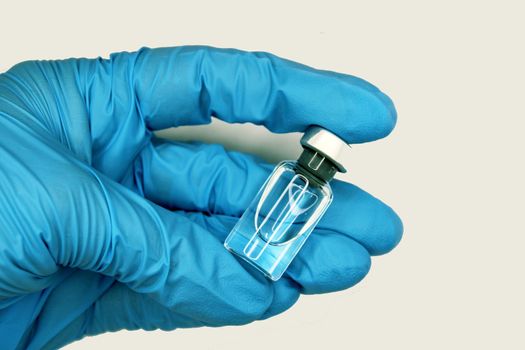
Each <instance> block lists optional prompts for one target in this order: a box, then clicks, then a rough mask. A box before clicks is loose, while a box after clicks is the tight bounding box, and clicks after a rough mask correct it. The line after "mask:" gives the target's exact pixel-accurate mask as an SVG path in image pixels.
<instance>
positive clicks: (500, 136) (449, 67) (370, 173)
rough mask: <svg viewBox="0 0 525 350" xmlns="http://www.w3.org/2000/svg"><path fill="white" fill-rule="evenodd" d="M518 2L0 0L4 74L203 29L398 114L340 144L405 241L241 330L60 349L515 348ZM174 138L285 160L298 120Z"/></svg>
mask: <svg viewBox="0 0 525 350" xmlns="http://www.w3.org/2000/svg"><path fill="white" fill-rule="evenodd" d="M519 3H520V2H519V1H515V2H511V1H493V2H489V1H440V2H426V1H383V2H377V1H368V2H365V1H355V2H350V1H341V2H337V1H328V0H324V1H316V2H310V3H308V4H306V1H297V2H292V1H260V2H258V3H255V2H254V3H250V2H248V1H235V2H232V1H208V2H203V1H198V2H197V1H195V2H190V1H180V2H178V3H177V2H176V1H171V2H168V1H166V2H160V1H154V0H148V1H145V2H143V3H140V4H131V3H130V2H124V1H122V2H116V1H115V2H109V1H89V2H83V3H77V4H75V3H74V2H65V1H63V2H61V4H60V5H55V4H56V2H53V5H52V4H51V2H39V3H36V2H35V3H34V4H28V3H25V2H16V3H15V2H11V3H6V2H2V3H1V4H0V13H1V14H2V16H1V20H0V37H1V53H0V71H4V70H6V69H7V68H9V67H10V66H12V65H13V64H15V63H17V62H19V61H22V60H27V59H41V58H49V59H51V58H65V57H71V56H74V57H81V56H87V57H95V56H98V55H102V56H107V55H108V54H109V53H110V52H114V51H121V50H135V49H138V48H139V47H141V46H151V47H156V46H175V45H183V44H208V45H214V46H220V47H236V48H240V49H245V50H264V51H270V52H273V53H275V54H278V55H281V56H284V57H286V58H290V59H294V60H297V61H301V62H303V63H305V64H308V65H312V66H314V67H318V68H323V69H330V70H336V71H340V72H345V73H351V74H354V75H357V76H361V77H363V78H365V79H368V80H370V81H371V82H373V83H375V84H376V85H378V86H379V87H380V88H381V89H383V90H384V91H385V92H387V93H388V94H389V95H390V96H391V97H392V98H393V100H394V101H395V103H396V106H397V109H398V112H399V122H398V126H397V128H396V130H395V131H394V133H393V134H392V135H391V136H390V137H389V138H387V139H385V140H382V141H379V142H375V143H372V144H364V145H359V146H356V147H355V148H354V150H353V152H352V153H351V154H349V155H348V157H347V159H346V165H347V166H348V168H350V172H349V173H348V174H347V175H345V176H344V177H343V178H344V179H345V180H348V181H352V182H354V183H356V184H357V185H359V186H361V187H363V188H365V189H366V190H368V191H370V192H371V193H372V194H374V195H376V196H378V197H380V198H382V199H383V200H384V201H386V202H387V203H389V204H390V205H391V206H392V207H394V208H395V209H396V210H397V211H398V213H399V214H400V215H401V217H402V218H403V221H404V224H405V236H404V239H403V241H402V242H401V244H400V246H399V247H398V248H397V249H396V250H395V251H393V252H392V253H391V254H389V255H385V256H382V257H377V258H374V259H373V266H372V271H371V273H370V274H369V276H368V277H367V278H366V279H365V280H364V281H363V282H362V283H360V284H359V285H357V286H356V287H354V288H352V289H350V290H348V291H345V292H340V293H336V294H329V295H321V296H309V297H302V298H301V300H300V301H299V302H298V303H297V305H296V306H295V307H293V308H292V309H291V310H290V311H289V312H287V313H285V314H283V315H281V316H278V317H275V318H273V319H270V320H267V321H264V322H256V323H253V324H251V325H248V326H244V327H226V328H219V329H194V330H178V331H174V332H169V333H166V332H161V331H158V332H118V333H115V334H106V335H102V336H98V337H94V338H88V339H85V340H83V341H81V342H77V343H75V344H73V345H70V346H69V347H68V349H71V350H73V349H77V350H79V349H90V348H93V347H101V348H104V349H106V348H123V349H141V348H150V349H173V348H175V349H243V350H246V349H249V350H257V349H268V348H272V346H274V348H275V349H285V348H286V346H292V347H293V348H299V347H302V348H304V349H316V348H318V347H323V348H327V347H328V348H330V349H384V348H390V349H401V348H403V349H420V348H425V349H443V348H456V349H458V348H470V349H472V348H476V349H480V348H487V349H494V348H502V349H523V348H525V341H524V336H523V330H524V329H523V328H524V327H523V326H524V311H525V310H524V309H525V303H524V301H523V297H524V295H525V288H524V275H523V267H524V266H525V264H524V258H523V253H522V251H523V245H524V243H525V240H524V235H525V227H524V204H523V198H524V195H525V189H524V185H523V179H524V175H525V174H524V170H523V161H524V157H523V150H524V149H525V147H524V146H525V144H524V141H523V137H524V136H523V133H524V126H525V125H524V118H525V113H524V112H525V111H524V109H525V108H524V105H525V103H524V93H525V88H524V86H523V82H524V80H525V71H524V64H525V57H524V52H523V47H524V35H523V34H524V33H525V25H524V19H523V17H524V13H525V11H524V9H523V8H522V7H520V6H519ZM327 103H329V101H327ZM240 131H242V132H240ZM170 136H172V137H175V138H177V139H201V140H205V141H210V142H222V143H225V144H226V145H227V146H228V147H229V148H232V149H241V150H246V151H250V152H254V153H257V154H260V155H262V156H263V157H265V158H266V159H269V160H279V159H283V158H293V157H294V156H296V155H297V152H298V147H297V146H296V141H297V140H298V136H299V135H278V136H271V135H270V134H269V133H268V132H267V131H265V130H263V129H262V128H258V127H254V126H251V125H241V126H239V125H236V126H228V125H225V124H224V123H220V122H215V123H213V124H212V125H211V126H206V127H195V128H191V129H190V128H182V129H180V130H177V131H175V132H170ZM520 333H521V334H520ZM272 344H273V345H272Z"/></svg>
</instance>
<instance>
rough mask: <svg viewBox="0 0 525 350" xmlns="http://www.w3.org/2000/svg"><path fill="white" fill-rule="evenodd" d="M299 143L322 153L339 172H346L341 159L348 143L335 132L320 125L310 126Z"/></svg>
mask: <svg viewBox="0 0 525 350" xmlns="http://www.w3.org/2000/svg"><path fill="white" fill-rule="evenodd" d="M301 145H303V146H304V147H308V148H310V149H312V150H314V151H316V152H318V153H321V154H323V155H324V156H325V157H326V158H328V159H329V160H330V161H332V163H334V164H335V166H336V167H337V169H338V170H339V172H341V173H346V169H345V167H344V166H343V164H342V163H341V161H342V156H343V153H344V152H345V151H346V150H347V149H349V148H350V145H349V144H347V143H346V142H345V141H344V140H342V139H341V138H339V137H338V136H336V135H335V134H333V133H331V132H330V131H328V130H326V129H323V128H321V127H320V126H311V127H309V128H308V129H307V130H306V132H305V133H304V135H303V137H302V138H301Z"/></svg>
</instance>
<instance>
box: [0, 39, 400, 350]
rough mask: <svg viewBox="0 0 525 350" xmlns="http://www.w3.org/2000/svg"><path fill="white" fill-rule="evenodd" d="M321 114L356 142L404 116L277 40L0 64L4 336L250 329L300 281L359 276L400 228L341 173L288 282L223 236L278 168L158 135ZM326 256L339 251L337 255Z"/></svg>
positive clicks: (327, 283) (307, 119)
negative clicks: (270, 47)
mask: <svg viewBox="0 0 525 350" xmlns="http://www.w3.org/2000/svg"><path fill="white" fill-rule="evenodd" d="M210 116H216V117H218V118H221V119H223V120H225V121H227V122H251V123H255V124H259V125H264V126H265V127H267V128H268V129H270V130H271V131H273V132H278V133H284V132H292V131H304V130H305V129H306V128H307V127H308V126H309V125H311V124H317V125H321V126H323V127H325V128H327V129H329V130H331V131H333V132H335V133H337V134H338V135H339V136H341V137H342V138H344V139H345V140H346V141H348V142H349V143H359V142H366V141H372V140H375V139H378V138H381V137H384V136H386V135H387V134H389V133H390V131H391V130H392V128H393V127H394V124H395V121H396V113H395V110H394V107H393V105H392V103H391V101H390V100H389V99H388V97H386V96H385V95H384V94H382V93H381V92H380V91H379V90H378V89H376V88H375V87H373V86H372V85H370V84H369V83H367V82H365V81H363V80H361V79H358V78H355V77H352V76H348V75H343V74H337V73H332V72H326V71H319V70H315V69H312V68H309V67H306V66H303V65H300V64H297V63H294V62H290V61H287V60H283V59H280V58H277V57H275V56H272V55H270V54H266V53H246V52H241V51H237V50H224V49H214V48H207V47H180V48H165V49H154V50H151V49H142V50H140V51H138V52H135V53H119V54H114V55H112V56H111V58H110V59H108V60H106V59H93V60H88V59H69V60H64V61H31V62H24V63H21V64H19V65H17V66H15V67H13V68H12V69H10V70H9V71H8V72H6V73H4V74H2V75H0V348H2V349H11V348H16V347H18V348H26V347H27V348H29V349H42V348H55V347H58V346H62V345H64V344H66V343H68V342H71V341H73V340H75V339H79V338H81V337H83V336H86V335H94V334H98V333H102V332H107V331H116V330H119V329H124V328H125V329H138V328H142V329H147V330H149V329H157V328H161V329H166V330H169V329H175V328H181V327H197V326H221V325H240V324H245V323H248V322H252V321H254V320H258V319H264V318H267V317H270V316H272V315H275V314H277V313H280V312H282V311H284V310H286V309H288V308H289V307H291V306H292V305H293V304H294V303H295V301H296V300H297V299H298V297H299V294H300V293H306V294H313V293H326V292H333V291H338V290H342V289H345V288H348V287H350V286H352V285H354V284H356V283H357V282H358V281H360V280H361V279H362V278H363V277H364V276H365V275H366V273H367V272H368V270H369V268H370V255H376V254H382V253H385V252H388V251H389V250H391V249H392V248H393V247H394V246H395V245H396V244H397V243H398V242H399V240H400V238H401V234H402V224H401V221H400V220H399V218H398V216H397V215H396V214H395V213H394V212H393V211H392V210H391V209H390V208H389V207H388V206H387V205H385V204H383V203H382V202H380V201H379V200H377V199H376V198H374V197H372V196H371V195H369V194H367V193H366V192H364V191H362V190H361V189H359V188H357V187H355V186H353V185H350V184H348V183H344V182H340V181H334V182H333V189H334V202H333V204H332V206H331V207H330V208H329V210H328V212H327V214H326V215H325V217H324V218H323V220H322V221H321V223H320V224H319V225H318V227H317V229H316V230H315V231H314V232H313V234H312V235H311V237H310V238H309V240H308V241H307V243H306V245H305V246H304V248H303V250H302V251H301V252H300V254H299V255H298V256H297V258H296V259H295V261H294V262H293V263H292V265H291V266H290V268H289V269H288V271H287V273H286V275H285V277H283V278H282V279H281V280H280V281H278V282H277V283H273V282H271V281H269V280H267V279H265V278H264V277H263V276H262V275H261V274H260V273H258V272H255V271H253V269H252V268H251V267H249V266H246V265H245V264H243V263H242V262H240V261H238V260H237V259H236V258H235V257H234V256H233V255H232V254H230V253H229V252H228V251H227V250H225V249H224V248H223V246H222V243H223V241H224V239H225V237H226V235H227V234H228V232H229V231H230V229H231V228H232V227H233V225H234V224H235V222H236V220H237V219H238V217H239V216H240V215H241V214H242V212H243V210H244V209H245V208H246V207H247V205H248V204H249V202H250V200H251V198H252V197H253V196H254V195H255V193H256V192H257V190H258V189H259V187H260V186H261V184H262V183H263V182H264V180H265V178H266V177H267V176H268V174H269V172H270V171H271V169H272V166H270V165H268V164H264V163H262V162H261V161H260V160H258V159H256V158H255V157H252V156H249V155H246V154H241V153H238V152H228V151H225V150H224V149H223V148H222V147H220V146H217V145H206V144H197V143H178V142H168V141H165V140H161V139H158V138H156V137H154V135H153V131H154V130H159V129H164V128H167V127H173V126H179V125H195V124H205V123H209V122H210ZM326 252H330V254H326Z"/></svg>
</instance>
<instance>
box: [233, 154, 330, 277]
mask: <svg viewBox="0 0 525 350" xmlns="http://www.w3.org/2000/svg"><path fill="white" fill-rule="evenodd" d="M331 201H332V191H331V189H330V185H329V184H328V182H323V181H312V179H311V178H310V179H309V177H307V176H304V175H303V174H302V173H301V171H298V168H297V163H296V162H282V163H280V164H279V165H278V166H277V167H276V168H275V170H274V171H273V172H272V174H271V175H270V177H269V178H268V180H266V182H265V184H264V185H263V187H262V188H261V190H260V191H259V193H258V194H257V196H256V197H255V198H254V200H253V201H252V203H251V204H250V206H249V207H248V209H246V211H245V212H244V214H243V215H242V217H241V218H240V220H239V221H238V222H237V224H236V225H235V227H234V228H233V229H232V231H231V232H230V234H229V236H228V237H227V239H226V242H225V243H224V246H225V247H226V248H227V249H228V250H230V251H231V252H233V253H235V254H236V255H238V256H240V257H241V258H243V259H244V260H246V261H248V262H249V263H251V264H252V265H253V266H255V267H256V268H258V269H259V270H260V271H262V272H263V273H264V274H265V275H266V276H268V277H269V278H270V279H272V280H274V281H276V280H278V279H279V278H280V277H281V276H282V274H283V273H284V271H285V270H286V269H287V268H288V266H289V265H290V263H291V262H292V260H293V258H294V257H295V255H296V254H297V253H298V252H299V250H300V249H301V247H302V246H303V244H304V243H305V241H306V239H307V238H308V236H309V235H310V233H311V232H312V230H313V229H314V228H315V225H316V224H317V223H318V221H319V220H320V219H321V217H322V216H323V214H324V212H325V211H326V209H327V208H328V206H329V205H330V203H331Z"/></svg>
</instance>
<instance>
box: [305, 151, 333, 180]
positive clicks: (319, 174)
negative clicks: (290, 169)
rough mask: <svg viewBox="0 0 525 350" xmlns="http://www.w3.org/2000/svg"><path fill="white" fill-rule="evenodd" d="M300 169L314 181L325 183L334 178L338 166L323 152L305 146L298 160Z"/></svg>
mask: <svg viewBox="0 0 525 350" xmlns="http://www.w3.org/2000/svg"><path fill="white" fill-rule="evenodd" d="M297 165H298V167H297V168H298V171H300V172H301V173H302V174H303V175H304V176H306V177H307V178H308V179H309V180H312V181H313V182H316V183H320V184H324V183H327V182H329V181H330V180H332V178H333V177H334V175H335V173H337V167H336V166H335V164H334V163H333V162H332V161H331V160H329V159H328V158H326V157H325V156H324V155H323V154H322V153H319V152H316V151H314V150H312V149H310V148H307V147H304V149H303V153H301V155H300V156H299V159H298V160H297Z"/></svg>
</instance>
